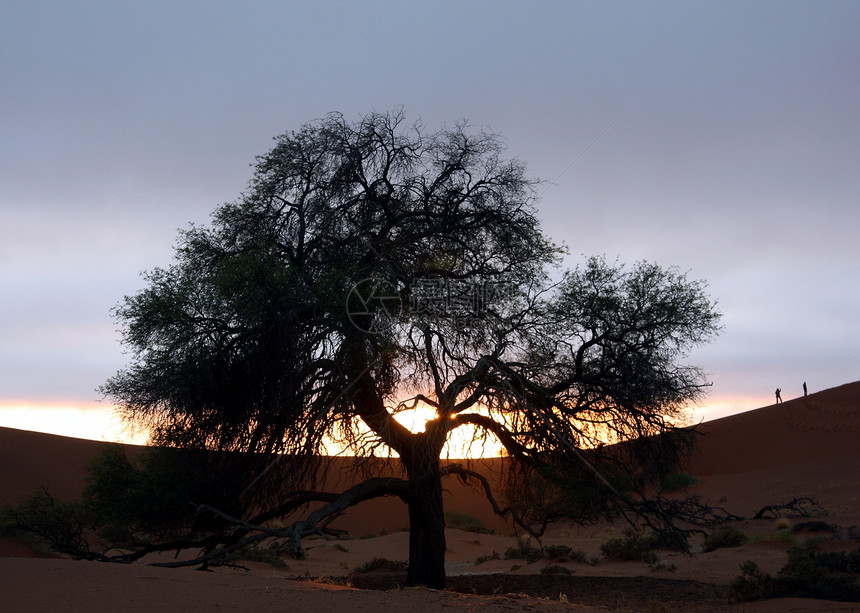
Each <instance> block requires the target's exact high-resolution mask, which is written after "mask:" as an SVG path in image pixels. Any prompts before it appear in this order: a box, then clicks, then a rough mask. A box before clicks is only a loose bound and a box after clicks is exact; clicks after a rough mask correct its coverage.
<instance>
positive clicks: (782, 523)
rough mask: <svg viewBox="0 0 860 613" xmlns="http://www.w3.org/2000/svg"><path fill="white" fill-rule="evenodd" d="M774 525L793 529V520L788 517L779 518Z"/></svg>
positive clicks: (777, 527)
mask: <svg viewBox="0 0 860 613" xmlns="http://www.w3.org/2000/svg"><path fill="white" fill-rule="evenodd" d="M773 525H774V526H775V527H776V529H777V530H791V520H790V519H788V518H787V517H780V518H778V519H777V520H776V521H775V522H774V524H773Z"/></svg>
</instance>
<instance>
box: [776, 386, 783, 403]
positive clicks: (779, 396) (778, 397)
mask: <svg viewBox="0 0 860 613" xmlns="http://www.w3.org/2000/svg"><path fill="white" fill-rule="evenodd" d="M780 402H782V390H781V389H779V388H776V403H777V404H779V403H780Z"/></svg>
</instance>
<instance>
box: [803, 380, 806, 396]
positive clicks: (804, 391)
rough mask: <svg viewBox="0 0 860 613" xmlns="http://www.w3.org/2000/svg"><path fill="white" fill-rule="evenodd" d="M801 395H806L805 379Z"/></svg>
mask: <svg viewBox="0 0 860 613" xmlns="http://www.w3.org/2000/svg"><path fill="white" fill-rule="evenodd" d="M803 395H804V396H806V381H804V382H803Z"/></svg>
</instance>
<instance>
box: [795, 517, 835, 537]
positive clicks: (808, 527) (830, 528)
mask: <svg viewBox="0 0 860 613" xmlns="http://www.w3.org/2000/svg"><path fill="white" fill-rule="evenodd" d="M791 532H792V534H797V533H798V532H829V533H830V534H837V533H838V532H839V526H837V525H835V524H828V523H827V522H826V521H821V520H820V519H816V520H813V521H802V522H800V523H798V524H795V525H793V526H792V527H791Z"/></svg>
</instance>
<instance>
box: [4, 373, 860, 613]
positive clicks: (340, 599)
mask: <svg viewBox="0 0 860 613" xmlns="http://www.w3.org/2000/svg"><path fill="white" fill-rule="evenodd" d="M700 430H701V432H702V433H703V435H704V436H703V437H702V440H701V444H700V446H699V450H698V452H697V453H696V456H695V458H694V460H693V463H692V465H691V466H690V468H689V470H688V472H690V473H691V474H692V475H694V476H695V477H697V478H699V479H700V482H699V483H697V484H695V485H693V486H691V487H690V488H688V493H691V494H696V495H698V496H700V497H701V498H702V500H704V501H705V502H707V503H709V504H712V505H716V506H720V507H723V508H725V509H726V510H727V511H729V512H731V513H733V514H735V515H740V516H743V517H747V518H748V517H752V516H753V515H754V514H755V512H756V511H757V510H759V509H760V508H762V507H763V506H765V505H770V504H783V503H786V502H788V501H790V500H792V499H793V498H796V497H806V496H808V497H814V498H815V499H816V500H817V502H818V503H819V504H820V505H821V506H822V507H823V508H824V509H826V510H827V512H828V516H827V517H825V518H824V519H825V520H826V521H827V522H828V523H832V524H837V525H838V526H840V527H843V528H844V530H843V532H845V531H847V529H848V527H850V526H857V525H860V445H858V442H860V382H858V383H851V384H848V385H843V386H841V387H837V388H833V389H830V390H825V391H822V392H818V393H814V394H810V395H809V396H807V397H802V398H797V399H793V400H787V401H786V402H785V403H782V404H779V405H772V406H767V407H763V408H759V409H755V410H751V411H748V412H745V413H741V414H738V415H733V416H731V417H726V418H723V419H719V420H715V421H711V422H706V423H704V424H702V425H701V426H700ZM99 445H100V443H97V442H93V441H84V440H78V439H69V438H64V437H58V436H53V435H47V434H38V433H34V432H25V431H20V430H13V429H8V428H0V475H2V479H0V502H13V501H15V500H17V499H18V498H19V497H20V496H22V495H24V494H28V493H30V492H32V491H33V489H34V488H35V487H36V486H38V485H40V484H42V485H45V486H46V487H48V489H49V490H50V491H51V492H52V493H55V494H56V495H57V496H60V497H65V498H73V497H75V496H76V495H77V494H78V493H79V492H80V489H81V487H82V475H83V471H84V468H85V466H86V463H87V461H88V459H89V458H91V457H93V455H94V454H95V453H96V451H97V449H98V446H99ZM489 463H490V464H492V461H490V462H489ZM341 474H342V477H343V478H344V479H348V477H349V475H348V471H346V470H345V471H342V473H341ZM448 487H449V490H448V493H447V496H446V501H445V503H446V510H448V511H458V512H462V513H469V514H471V515H474V516H476V517H478V518H480V519H481V520H482V521H484V522H485V524H486V525H487V526H488V527H490V528H492V529H493V531H494V533H493V534H476V533H473V532H464V531H462V530H457V529H449V530H448V533H447V538H448V554H447V559H446V566H447V571H448V575H449V584H450V586H451V587H452V588H454V589H457V590H459V591H458V592H455V591H453V590H451V589H449V590H445V591H432V590H426V589H418V588H415V589H412V588H407V589H402V588H398V587H397V586H398V582H400V581H402V576H401V575H398V574H397V573H385V572H382V571H380V572H375V573H369V574H366V575H355V576H354V577H353V579H352V580H351V582H347V581H348V580H346V579H345V578H346V577H347V576H348V575H350V574H351V571H352V569H354V568H355V567H357V566H359V565H361V564H363V563H365V562H367V561H368V560H371V559H373V558H380V557H382V558H388V559H390V560H405V559H406V557H407V545H408V533H406V532H405V531H403V530H402V529H403V528H404V527H405V526H406V525H407V523H408V522H407V520H406V510H405V507H404V505H403V504H402V503H400V502H399V501H397V500H394V499H383V500H377V501H370V502H367V503H364V504H362V505H360V506H358V507H356V508H354V509H352V510H351V512H350V513H348V514H347V515H346V516H344V517H342V518H340V519H338V523H337V524H336V525H335V527H338V528H342V529H344V530H347V531H348V532H349V533H350V535H351V536H352V538H349V539H346V540H338V541H335V540H325V539H317V540H308V541H306V545H307V549H308V556H307V559H305V560H301V561H298V560H292V559H287V560H285V561H286V562H287V564H288V568H287V569H275V568H274V567H272V566H269V565H266V564H263V563H256V562H241V564H242V565H243V566H244V567H245V568H244V569H242V568H225V567H220V568H216V569H215V570H214V571H211V572H200V571H197V570H192V569H188V568H182V569H165V568H156V567H152V566H148V565H147V564H146V561H141V562H138V563H135V564H131V565H120V564H105V563H99V562H81V561H74V560H69V559H65V558H63V557H47V558H46V557H37V556H36V555H35V553H34V552H33V550H32V549H30V548H29V547H27V546H25V545H23V544H20V543H18V542H15V541H12V540H8V539H7V540H4V541H0V592H2V594H3V596H2V599H3V600H2V603H3V604H2V605H0V606H2V608H3V609H4V610H9V611H42V610H44V611H48V610H50V611H54V610H57V609H62V610H67V611H91V610H120V609H121V610H124V611H151V610H156V609H164V610H206V609H218V610H224V611H251V610H253V611H269V610H272V611H274V610H282V609H285V608H298V609H299V610H305V611H330V610H334V608H337V609H338V610H341V609H342V610H367V611H400V610H403V609H406V608H412V609H415V610H421V611H425V610H426V611H437V610H456V611H460V610H462V611H477V610H482V611H488V612H495V611H561V610H564V611H601V610H621V611H749V612H771V611H774V612H775V611H860V604H858V603H837V602H830V601H821V600H812V599H801V598H792V599H775V600H768V601H762V602H755V603H739V604H738V603H732V602H730V600H729V599H728V595H727V591H728V590H727V586H728V585H729V584H730V583H731V581H732V580H733V579H734V578H735V577H736V576H738V574H739V573H740V571H739V567H740V565H741V564H742V563H743V562H744V561H746V560H754V561H755V562H756V563H757V564H758V565H759V566H760V567H761V568H762V569H763V570H765V571H767V572H770V573H775V572H776V571H778V570H779V569H780V568H781V567H782V566H783V565H784V564H785V561H786V559H787V553H786V552H787V550H788V547H789V543H788V542H787V541H788V540H789V539H786V538H785V534H786V531H785V530H779V529H778V527H777V525H776V521H775V520H774V519H773V518H771V519H759V520H753V519H745V520H743V521H739V522H733V524H732V525H734V526H735V527H737V528H739V529H740V530H742V531H744V532H745V533H746V534H747V535H749V536H750V537H752V538H751V541H750V542H749V543H747V544H745V545H742V546H739V547H733V548H725V549H718V550H716V551H713V552H710V553H697V554H696V555H695V556H694V557H687V556H685V555H683V554H681V553H677V552H670V551H661V552H658V555H659V558H660V563H659V564H657V565H653V564H652V565H650V566H649V565H648V564H646V563H644V562H615V561H609V560H605V559H603V560H600V561H599V563H597V564H596V565H589V564H582V563H577V562H572V561H548V560H546V559H543V560H539V561H537V562H534V563H532V564H528V563H526V561H525V560H506V559H489V560H486V561H483V562H482V563H480V564H479V563H478V560H479V558H489V557H492V554H493V553H494V552H496V553H504V552H505V550H506V549H507V548H508V547H511V546H512V545H514V544H515V543H516V537H515V536H513V533H512V532H513V531H512V526H511V524H510V523H509V522H506V521H504V520H502V519H500V518H497V517H495V516H494V515H493V514H492V510H491V509H490V506H489V504H487V503H486V502H485V501H484V500H483V498H482V496H481V494H480V493H479V492H476V491H474V490H472V489H470V488H467V487H465V486H462V485H461V484H459V482H457V481H456V480H452V482H451V483H449V484H448ZM789 521H790V522H795V523H796V522H799V521H802V520H801V519H799V518H791V519H789ZM623 528H624V526H623V525H621V524H598V525H596V526H585V527H581V526H575V525H565V524H559V525H555V526H552V527H551V529H550V530H549V532H548V534H547V535H546V537H545V538H544V539H543V542H544V544H559V545H562V544H563V545H567V546H569V547H572V548H573V549H575V550H581V551H583V552H585V554H586V555H587V556H589V557H598V556H599V553H600V545H601V543H603V542H605V541H607V540H608V539H609V538H613V537H616V536H618V535H620V534H621V531H622V529H623ZM811 537H812V535H804V533H802V532H801V533H798V534H797V535H795V537H794V539H795V541H800V542H802V541H803V540H804V539H805V538H811ZM692 542H693V545H694V549H697V548H699V550H700V547H701V545H700V543H701V538H700V539H699V541H696V540H695V539H694V540H693V541H692ZM858 546H860V542H858V541H856V540H850V539H848V538H847V537H845V536H844V535H843V537H842V540H835V539H834V540H829V541H826V542H825V543H823V544H822V547H827V548H829V549H832V550H852V549H856V548H857V547H858ZM549 565H555V566H556V567H561V568H563V569H566V570H564V571H562V570H559V569H558V568H556V571H557V572H556V574H545V573H543V574H542V573H541V571H542V570H543V569H544V568H545V567H547V566H549ZM335 577H337V578H340V579H337V580H332V579H326V578H335ZM309 578H313V579H315V580H309ZM385 586H388V587H389V588H392V589H384V590H383V589H367V588H370V587H377V588H378V587H385ZM464 592H465V593H464Z"/></svg>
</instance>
